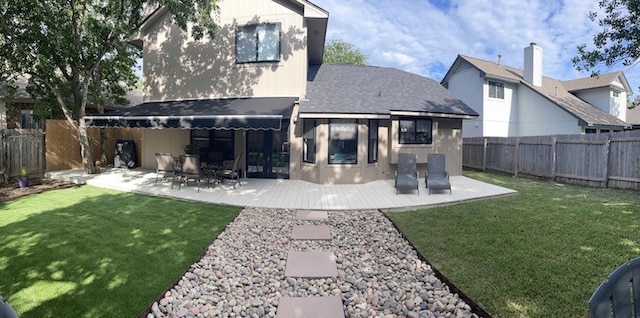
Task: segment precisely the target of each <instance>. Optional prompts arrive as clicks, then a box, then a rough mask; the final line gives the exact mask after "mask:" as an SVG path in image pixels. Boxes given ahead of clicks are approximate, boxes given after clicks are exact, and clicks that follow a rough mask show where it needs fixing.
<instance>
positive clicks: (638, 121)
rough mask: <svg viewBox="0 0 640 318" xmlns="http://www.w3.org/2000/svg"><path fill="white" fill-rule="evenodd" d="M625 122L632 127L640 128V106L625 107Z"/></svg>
mask: <svg viewBox="0 0 640 318" xmlns="http://www.w3.org/2000/svg"><path fill="white" fill-rule="evenodd" d="M627 123H629V124H630V125H631V126H633V127H638V128H640V106H636V107H634V108H632V109H627Z"/></svg>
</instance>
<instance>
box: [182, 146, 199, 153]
mask: <svg viewBox="0 0 640 318" xmlns="http://www.w3.org/2000/svg"><path fill="white" fill-rule="evenodd" d="M183 150H184V153H186V154H188V155H199V154H200V146H198V144H188V145H184V149H183Z"/></svg>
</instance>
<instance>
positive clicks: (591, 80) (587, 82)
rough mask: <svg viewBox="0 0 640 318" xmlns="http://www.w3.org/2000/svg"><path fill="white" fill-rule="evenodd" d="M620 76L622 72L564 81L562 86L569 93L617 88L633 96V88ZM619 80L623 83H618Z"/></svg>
mask: <svg viewBox="0 0 640 318" xmlns="http://www.w3.org/2000/svg"><path fill="white" fill-rule="evenodd" d="M620 75H622V71H617V72H612V73H607V74H600V75H595V76H589V77H583V78H577V79H574V80H569V81H563V82H562V85H564V88H566V89H567V90H568V91H569V92H576V91H580V90H585V89H592V88H600V87H610V86H616V87H618V88H619V89H621V90H626V91H628V95H631V94H632V92H631V87H630V86H629V83H627V80H626V79H625V77H624V76H620ZM617 79H621V80H622V82H617V81H616V80H617Z"/></svg>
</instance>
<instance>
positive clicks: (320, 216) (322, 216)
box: [296, 210, 328, 221]
mask: <svg viewBox="0 0 640 318" xmlns="http://www.w3.org/2000/svg"><path fill="white" fill-rule="evenodd" d="M327 218H328V215H327V211H314V210H297V211H296V219H298V220H305V221H325V220H327Z"/></svg>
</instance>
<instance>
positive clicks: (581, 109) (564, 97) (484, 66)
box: [442, 55, 628, 127]
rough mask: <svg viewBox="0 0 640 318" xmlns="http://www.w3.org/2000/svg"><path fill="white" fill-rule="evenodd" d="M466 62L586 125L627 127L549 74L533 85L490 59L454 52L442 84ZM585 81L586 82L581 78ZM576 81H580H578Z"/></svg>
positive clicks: (519, 71)
mask: <svg viewBox="0 0 640 318" xmlns="http://www.w3.org/2000/svg"><path fill="white" fill-rule="evenodd" d="M463 62H466V63H469V64H471V65H472V66H473V67H475V68H476V69H478V70H479V71H480V72H481V73H482V75H483V76H486V77H488V78H495V79H498V80H505V81H509V82H515V83H520V84H522V85H523V86H525V87H527V88H529V89H531V90H532V91H534V92H536V93H538V94H540V95H541V96H542V97H544V98H546V99H547V100H549V101H551V102H552V103H554V104H556V105H558V107H560V108H562V109H564V110H565V111H566V112H568V113H569V114H571V115H573V116H574V117H576V118H577V119H579V120H580V121H582V123H583V124H584V125H586V126H592V125H597V126H615V127H626V126H628V125H627V124H626V123H625V122H624V121H622V120H620V119H619V118H617V117H615V116H613V115H610V114H607V113H606V112H604V111H602V110H600V109H599V108H598V107H596V106H594V105H591V104H589V103H587V102H585V101H583V100H582V99H580V98H578V97H577V96H576V95H574V94H572V93H571V92H570V91H569V90H567V88H566V87H565V86H564V83H565V82H562V81H559V80H557V79H553V78H550V77H546V76H543V77H542V86H541V87H537V86H534V85H531V84H530V83H529V82H527V81H526V80H525V79H524V75H523V71H522V70H520V69H516V68H513V67H509V66H506V65H501V64H497V63H495V62H491V61H485V60H481V59H476V58H473V57H468V56H464V55H458V58H457V59H456V61H455V62H454V63H453V66H452V67H451V68H450V69H449V71H448V72H447V74H446V75H445V77H444V79H443V80H442V83H446V82H447V81H448V80H449V77H450V76H451V74H453V72H454V71H455V69H457V68H458V67H461V63H463ZM584 82H587V81H584ZM578 84H580V82H578ZM578 84H575V83H574V84H572V85H574V86H572V87H578Z"/></svg>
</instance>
